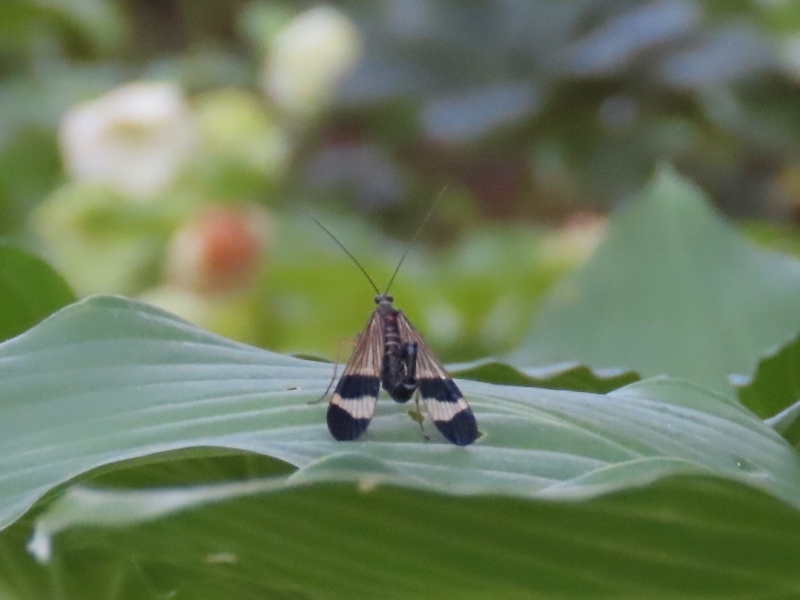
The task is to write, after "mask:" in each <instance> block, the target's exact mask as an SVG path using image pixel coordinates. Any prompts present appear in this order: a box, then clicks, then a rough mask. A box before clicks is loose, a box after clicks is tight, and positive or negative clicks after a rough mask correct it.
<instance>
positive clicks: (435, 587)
mask: <svg viewBox="0 0 800 600" xmlns="http://www.w3.org/2000/svg"><path fill="white" fill-rule="evenodd" d="M330 375H331V371H330V365H327V364H324V363H316V362H309V361H303V360H299V359H296V358H292V357H287V356H282V355H278V354H273V353H270V352H266V351H263V350H259V349H256V348H252V347H249V346H245V345H242V344H237V343H233V342H231V341H229V340H226V339H223V338H220V337H218V336H214V335H212V334H209V333H207V332H204V331H202V330H199V329H197V328H195V327H193V326H191V325H189V324H188V323H186V322H184V321H181V320H179V319H177V318H176V317H174V316H172V315H170V314H168V313H165V312H164V311H161V310H158V309H155V308H152V307H149V306H147V305H143V304H138V303H134V302H131V301H128V300H124V299H121V298H108V297H106V298H103V297H98V298H92V299H89V300H85V301H82V302H80V303H77V304H73V305H71V306H69V307H67V308H65V309H63V310H62V311H60V312H59V313H57V314H56V315H53V316H52V317H50V318H48V319H47V320H45V321H44V322H43V323H41V324H40V325H38V326H37V327H35V328H33V329H31V330H29V331H28V332H26V333H24V334H23V335H21V336H19V337H17V338H14V339H12V340H9V341H7V342H5V343H3V344H0V399H2V401H0V457H1V458H0V481H2V485H0V521H1V522H2V524H3V525H6V526H7V525H9V524H12V523H14V522H15V521H17V520H18V519H19V517H20V516H21V515H22V514H23V513H24V512H25V511H26V510H27V509H28V508H29V507H31V506H32V505H34V504H35V503H36V502H37V501H39V500H40V499H41V498H43V497H44V496H49V495H50V494H51V493H52V492H53V491H54V490H56V489H58V488H59V487H60V486H62V485H63V484H65V483H68V482H70V481H74V480H75V479H76V478H85V477H87V476H89V475H92V474H97V473H98V471H97V469H100V475H101V476H100V478H99V480H97V481H99V482H105V485H116V486H124V487H129V486H130V485H132V484H133V485H137V482H139V483H138V485H141V484H142V482H145V481H146V480H147V479H148V476H146V475H145V476H142V475H131V474H130V471H131V470H133V471H139V472H140V473H142V472H143V473H152V472H155V471H159V472H162V471H160V469H161V465H163V464H165V463H164V461H165V460H169V458H170V457H171V456H172V454H171V453H170V451H173V452H174V451H176V450H180V451H181V453H182V454H181V455H180V456H179V457H180V458H182V459H181V460H179V461H178V460H176V461H175V464H176V467H175V468H176V472H178V473H180V472H181V471H183V470H185V469H189V470H191V469H195V468H198V469H199V467H198V465H202V464H205V463H204V461H206V460H211V459H209V458H208V456H209V455H213V454H218V453H222V454H225V456H228V458H226V459H225V461H227V462H226V464H228V463H230V462H231V461H232V460H233V458H232V457H230V454H229V453H228V450H227V449H234V450H239V451H244V452H251V453H256V454H260V455H264V456H266V457H270V459H271V460H269V461H268V463H267V464H264V465H261V466H258V467H257V468H255V469H254V470H253V471H252V472H253V473H255V474H256V475H257V476H258V474H259V473H275V472H281V471H283V472H285V470H284V468H283V467H282V466H281V463H284V464H285V465H291V466H293V467H295V468H296V469H297V470H296V471H294V472H293V473H292V474H291V475H289V476H288V477H286V476H283V477H278V478H272V479H267V480H263V479H256V480H253V481H244V482H237V481H230V482H227V483H219V484H216V485H209V484H207V485H202V486H192V487H188V488H172V489H150V490H141V489H136V490H129V491H128V492H125V491H122V490H120V489H119V487H117V488H116V489H108V490H105V491H103V490H93V491H91V493H87V492H86V490H81V489H80V488H78V489H76V490H71V491H68V492H67V493H66V494H65V495H64V496H63V497H62V499H61V500H60V501H58V500H57V501H56V502H55V503H54V504H51V512H49V513H45V514H44V516H43V517H42V519H41V520H40V521H39V532H40V533H39V536H38V537H34V538H33V542H34V543H33V545H32V546H31V548H32V550H35V551H37V552H38V556H39V557H40V558H46V557H47V552H46V551H43V548H44V550H48V549H51V550H52V552H53V554H52V562H51V564H49V565H47V566H37V565H36V564H34V562H33V559H32V558H31V557H29V556H28V557H26V556H25V555H24V550H23V548H22V546H23V545H24V543H23V540H27V539H30V536H31V533H32V531H31V525H30V523H29V521H28V520H27V519H23V520H19V521H17V522H16V523H14V524H13V525H11V527H9V528H8V529H7V530H6V531H5V532H3V533H2V534H0V548H2V550H3V557H4V560H3V561H0V582H1V583H0V589H3V588H4V587H8V588H9V589H11V590H12V591H13V592H14V593H15V594H16V595H17V596H18V597H30V598H40V597H42V595H43V594H48V595H49V597H64V596H71V595H80V593H79V591H80V590H82V589H91V590H98V592H97V594H98V595H97V597H98V598H100V597H109V596H110V595H112V593H113V594H114V595H115V596H114V597H126V598H127V597H143V596H144V597H146V596H149V595H158V594H164V593H167V592H169V591H174V590H180V593H181V594H182V595H183V596H186V597H190V596H191V597H194V596H196V597H221V596H225V597H251V596H252V597H264V596H270V595H272V596H275V595H283V596H286V595H291V596H293V597H297V596H304V595H308V596H312V595H313V596H319V597H332V598H334V597H352V596H353V595H357V596H375V595H378V592H379V590H387V591H385V593H384V595H385V596H387V597H398V598H399V597H419V596H423V595H425V596H430V595H435V594H439V595H443V596H447V595H450V596H458V597H477V598H480V597H487V598H488V597H498V596H506V597H508V596H511V597H528V596H530V593H531V591H533V592H538V593H540V594H543V595H548V596H559V597H576V596H580V595H585V594H590V595H592V594H593V595H596V596H606V597H608V596H619V595H620V594H622V595H627V596H629V597H651V598H682V597H687V596H702V595H708V594H711V595H717V596H718V597H731V596H735V595H737V594H738V595H740V596H749V597H758V595H759V594H763V597H767V596H769V595H773V596H780V595H785V596H788V595H791V593H792V592H793V591H796V590H797V589H800V575H798V574H797V569H796V564H795V560H794V558H793V557H795V556H796V555H797V553H798V551H800V542H798V541H797V540H800V535H798V533H800V465H798V461H797V458H796V454H795V452H794V450H793V449H792V448H791V447H790V446H789V445H788V444H787V443H786V441H785V440H783V439H782V438H781V437H780V436H779V435H777V434H776V433H775V431H773V430H772V429H771V428H770V427H768V426H766V425H765V424H764V423H763V422H761V421H760V420H759V419H758V418H757V417H755V416H754V415H753V414H752V413H750V412H749V411H748V410H746V409H744V408H743V407H742V406H741V405H740V404H739V403H738V402H735V401H733V400H730V399H728V398H726V397H724V396H721V395H717V394H715V393H711V392H708V391H705V390H703V389H701V388H699V387H697V386H695V385H693V384H689V383H685V382H680V381H675V380H666V379H663V380H651V381H644V382H640V383H636V384H633V385H629V386H627V387H625V388H622V389H619V390H616V391H614V392H611V393H609V394H606V395H598V394H589V393H578V392H566V391H553V390H543V389H537V388H531V387H513V386H500V385H492V384H487V383H479V382H472V381H460V382H459V386H460V387H461V388H462V390H463V391H464V393H465V395H466V397H467V398H468V399H469V401H470V403H471V405H472V407H473V409H474V411H475V413H476V416H477V418H478V422H479V426H480V429H481V432H482V434H483V435H482V437H481V438H480V439H479V440H478V441H477V442H476V443H475V444H473V445H472V446H470V447H467V448H458V447H455V446H452V445H450V444H448V443H447V442H446V441H445V440H444V439H443V438H441V436H439V435H438V434H437V433H436V432H435V430H434V429H433V428H432V427H431V426H430V423H427V424H426V429H427V431H428V433H429V435H431V437H432V438H433V439H432V441H430V442H428V441H425V440H424V439H423V438H422V436H421V435H420V433H419V428H418V426H417V424H416V423H414V422H413V420H412V419H411V418H410V417H409V415H408V413H407V409H408V406H406V405H400V404H396V403H394V402H390V401H387V400H386V399H382V400H381V401H380V402H379V403H378V407H377V411H376V416H375V418H374V420H373V422H372V424H371V425H370V428H369V430H368V431H367V433H366V434H365V436H364V439H363V440H361V441H359V442H354V443H341V442H335V441H333V440H332V439H331V438H330V435H329V433H328V431H327V427H326V425H325V410H326V407H325V405H324V404H309V401H311V400H314V399H316V398H318V397H319V395H320V394H321V392H322V390H323V389H324V387H325V386H326V385H327V384H328V382H329V380H330ZM215 449H216V450H215ZM187 451H188V452H190V453H191V454H192V455H195V456H196V457H197V458H192V459H191V461H195V462H187V459H186V458H185V454H184V453H185V452H187ZM226 453H227V454H226ZM203 457H206V458H203ZM120 461H126V462H120ZM130 461H133V463H131V462H130ZM154 461H155V462H154ZM198 461H199V462H198ZM131 464H133V465H134V468H133V469H131V468H127V469H125V470H121V469H122V467H130V466H131ZM192 464H193V465H194V467H192V466H187V465H192ZM114 465H116V468H117V469H118V470H116V471H114V470H113V468H114ZM126 471H127V473H126ZM234 471H236V469H233V470H232V471H231V472H234ZM197 472H198V473H199V472H200V471H199V470H198V471H197ZM219 475H220V473H218V472H217V471H216V470H213V471H209V472H208V473H207V474H203V475H202V476H199V477H198V480H201V481H220V480H222V481H224V477H220V476H219ZM231 476H232V477H237V478H239V479H240V478H241V477H242V476H241V475H238V476H236V475H231ZM151 481H158V479H157V478H152V479H151ZM171 481H176V482H185V481H192V478H188V479H185V478H184V476H183V475H181V476H176V477H174V479H171V478H170V477H169V476H167V477H166V479H165V480H164V484H163V485H166V486H169V484H170V482H171ZM353 483H355V484H356V485H355V486H354V485H352V484H353ZM252 494H255V496H251V495H252ZM123 525H124V528H123V529H120V528H119V527H120V526H123ZM43 543H44V546H43V545H42V544H43ZM50 544H52V546H50ZM53 568H56V569H57V572H58V576H57V577H48V576H47V575H46V574H47V573H48V571H49V570H50V569H53ZM114 573H116V574H117V575H118V577H117V578H115V577H113V576H112V575H113V574H114ZM29 579H30V580H31V582H30V583H28V580H29ZM48 586H49V587H48ZM102 591H105V592H106V593H105V594H102V593H101V592H102ZM93 593H94V592H93ZM534 595H535V593H534ZM92 597H94V596H92Z"/></svg>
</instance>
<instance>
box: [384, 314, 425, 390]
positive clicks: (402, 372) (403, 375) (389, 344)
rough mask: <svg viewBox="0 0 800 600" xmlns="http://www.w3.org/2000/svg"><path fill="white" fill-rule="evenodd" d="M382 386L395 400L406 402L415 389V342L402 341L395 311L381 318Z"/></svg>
mask: <svg viewBox="0 0 800 600" xmlns="http://www.w3.org/2000/svg"><path fill="white" fill-rule="evenodd" d="M382 325H383V344H384V353H383V368H382V370H381V381H382V383H383V388H384V389H385V390H386V391H387V392H389V395H390V396H391V397H392V398H393V399H394V400H396V401H397V402H408V401H409V400H410V399H411V396H413V395H414V392H415V391H416V390H417V385H418V384H417V380H416V364H417V344H414V343H410V342H403V340H402V338H401V337H400V329H399V327H398V326H397V316H396V313H394V314H390V315H386V316H385V317H384V318H383V323H382Z"/></svg>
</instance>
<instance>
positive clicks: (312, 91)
mask: <svg viewBox="0 0 800 600" xmlns="http://www.w3.org/2000/svg"><path fill="white" fill-rule="evenodd" d="M360 56H361V38H360V37H359V35H358V31H357V29H356V27H355V25H353V23H352V22H350V20H349V19H348V18H347V17H346V16H345V15H344V14H342V13H341V12H339V11H338V10H336V9H335V8H333V7H330V6H319V7H317V8H313V9H311V10H309V11H306V12H304V13H302V14H300V15H298V16H297V17H295V18H294V19H293V20H292V21H291V22H290V23H289V24H288V25H287V26H286V27H285V28H284V29H282V30H281V31H280V32H279V33H278V34H277V35H276V36H275V39H274V40H273V42H272V47H271V49H270V53H269V56H268V57H267V62H266V65H265V70H264V89H265V91H266V93H267V95H268V96H269V97H270V98H272V100H273V101H274V102H275V103H276V104H277V105H278V106H280V107H281V108H283V109H284V110H286V111H287V112H289V113H290V114H293V115H296V116H300V117H303V116H310V115H313V114H314V113H315V112H317V111H319V110H320V109H321V108H322V107H323V106H324V105H325V104H326V103H327V102H328V101H329V100H330V98H331V95H332V94H333V92H334V88H335V86H336V84H337V83H338V82H339V81H340V80H341V78H342V76H343V75H345V74H346V73H347V71H349V70H350V69H351V68H352V67H353V66H354V65H355V64H356V62H357V61H358V59H359V57H360Z"/></svg>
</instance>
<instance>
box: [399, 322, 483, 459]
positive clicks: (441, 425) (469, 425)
mask: <svg viewBox="0 0 800 600" xmlns="http://www.w3.org/2000/svg"><path fill="white" fill-rule="evenodd" d="M397 324H398V326H399V328H400V337H401V338H402V339H403V341H404V342H416V344H417V380H418V381H419V391H420V395H421V396H422V399H423V400H424V401H425V407H426V408H427V410H428V415H429V416H430V418H431V419H432V420H433V424H434V425H436V428H437V429H438V430H439V431H441V432H442V435H443V436H444V437H446V438H447V439H448V440H450V441H451V442H453V443H454V444H456V445H457V446H467V445H469V444H471V443H472V442H474V441H475V440H476V439H477V438H478V423H477V421H475V415H474V414H472V409H471V408H470V407H469V404H467V401H466V400H464V396H463V394H462V393H461V390H459V389H458V386H456V384H455V383H454V382H453V380H452V378H451V377H450V375H448V374H447V371H445V369H444V367H443V366H442V364H441V363H440V362H439V361H438V360H437V358H436V356H434V354H433V352H431V349H430V348H429V347H428V345H427V344H426V343H425V340H423V339H422V335H420V333H419V332H418V331H417V330H416V329H414V326H413V325H412V324H411V323H410V322H409V320H408V319H406V317H405V315H404V314H403V313H402V312H400V313H398V315H397Z"/></svg>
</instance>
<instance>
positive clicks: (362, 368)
mask: <svg viewBox="0 0 800 600" xmlns="http://www.w3.org/2000/svg"><path fill="white" fill-rule="evenodd" d="M382 363H383V331H382V330H381V319H380V315H379V314H378V311H375V312H373V313H372V316H371V317H370V320H369V322H368V323H367V326H366V327H365V328H364V331H363V332H362V333H361V337H360V338H359V340H358V344H356V348H355V350H354V351H353V354H352V356H351V357H350V360H348V361H347V365H346V366H345V368H344V373H342V377H341V379H339V383H338V384H337V385H336V389H335V390H334V392H333V396H332V397H331V401H330V404H328V429H329V430H330V432H331V435H333V437H334V438H336V439H337V440H354V439H356V438H358V437H359V436H360V435H361V434H362V433H364V431H365V430H366V429H367V426H368V425H369V422H370V420H372V413H373V412H374V411H375V403H376V402H377V399H378V392H379V391H380V388H381V377H380V376H381V366H382Z"/></svg>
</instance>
